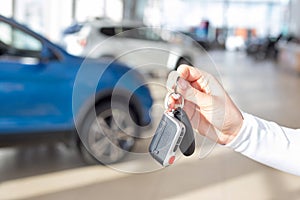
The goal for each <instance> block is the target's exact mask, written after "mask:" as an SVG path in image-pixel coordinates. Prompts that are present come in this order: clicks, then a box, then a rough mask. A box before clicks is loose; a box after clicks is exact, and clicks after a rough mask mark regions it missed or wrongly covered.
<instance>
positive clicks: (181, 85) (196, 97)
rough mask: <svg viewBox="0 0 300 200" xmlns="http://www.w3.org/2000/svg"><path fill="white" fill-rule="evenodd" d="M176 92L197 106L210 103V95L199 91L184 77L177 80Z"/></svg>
mask: <svg viewBox="0 0 300 200" xmlns="http://www.w3.org/2000/svg"><path fill="white" fill-rule="evenodd" d="M177 90H178V92H179V93H180V94H181V95H183V97H184V99H186V100H188V101H191V102H193V103H194V104H196V105H197V106H199V107H202V106H209V105H212V96H211V95H209V94H206V93H204V92H201V91H199V90H197V89H195V88H194V87H192V86H191V85H190V83H189V82H187V81H186V80H184V79H181V78H180V79H179V80H178V88H177Z"/></svg>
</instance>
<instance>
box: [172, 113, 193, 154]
mask: <svg viewBox="0 0 300 200" xmlns="http://www.w3.org/2000/svg"><path fill="white" fill-rule="evenodd" d="M173 113H174V117H176V118H177V119H178V120H179V121H181V122H182V123H183V124H184V125H185V129H186V131H185V134H184V137H183V139H182V142H181V144H180V146H179V148H180V151H181V152H182V153H183V155H185V156H191V155H192V154H193V153H194V151H195V136H194V131H193V127H192V125H191V122H190V120H189V118H188V116H187V114H186V112H185V111H184V110H183V109H182V108H177V109H176V110H175V111H174V112H173Z"/></svg>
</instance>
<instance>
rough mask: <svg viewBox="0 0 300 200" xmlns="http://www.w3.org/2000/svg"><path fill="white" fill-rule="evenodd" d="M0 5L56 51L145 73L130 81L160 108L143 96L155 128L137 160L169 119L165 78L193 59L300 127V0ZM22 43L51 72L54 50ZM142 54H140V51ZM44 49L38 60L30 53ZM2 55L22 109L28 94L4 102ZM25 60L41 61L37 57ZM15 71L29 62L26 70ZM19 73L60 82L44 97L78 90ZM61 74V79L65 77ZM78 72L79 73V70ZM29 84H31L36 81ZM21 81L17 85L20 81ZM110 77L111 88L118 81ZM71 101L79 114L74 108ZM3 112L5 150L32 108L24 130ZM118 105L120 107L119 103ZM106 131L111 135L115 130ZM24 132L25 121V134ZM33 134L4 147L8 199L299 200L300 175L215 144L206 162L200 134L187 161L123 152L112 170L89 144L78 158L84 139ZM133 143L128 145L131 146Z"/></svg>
mask: <svg viewBox="0 0 300 200" xmlns="http://www.w3.org/2000/svg"><path fill="white" fill-rule="evenodd" d="M0 3H1V4H0V5H1V6H0V15H2V16H4V17H6V18H13V19H14V20H15V21H16V22H18V23H20V24H22V25H25V27H27V28H29V29H30V30H32V31H33V32H36V33H38V34H40V35H41V36H43V37H45V38H47V39H48V40H49V43H51V44H52V43H53V44H56V45H57V47H58V48H57V49H58V51H61V52H65V50H66V51H67V52H68V53H70V54H71V55H74V56H83V57H90V58H96V60H97V61H98V60H101V62H105V63H106V62H107V63H110V61H111V59H116V60H117V61H120V63H124V64H126V65H128V66H129V67H132V66H139V68H138V69H134V70H133V71H139V72H141V74H142V77H140V76H139V75H136V76H134V75H133V76H134V79H132V81H133V82H135V81H136V82H138V81H140V80H143V81H144V82H145V83H146V85H147V88H149V90H150V93H151V97H152V99H153V102H150V101H151V100H149V99H150V97H149V99H148V100H149V101H147V99H146V100H143V101H144V102H146V103H145V104H147V103H148V104H149V105H147V106H150V104H152V105H151V106H152V107H151V109H150V110H151V126H150V127H148V129H145V130H144V129H143V133H142V134H144V138H142V139H140V140H139V139H137V141H136V143H135V144H134V146H133V152H135V153H137V154H142V155H145V154H147V151H148V145H149V141H150V140H151V137H152V136H153V134H154V132H155V129H156V127H157V124H158V123H159V120H160V118H161V115H162V112H163V106H162V105H163V101H164V98H165V94H166V92H167V90H166V88H165V86H164V85H165V82H166V73H168V72H169V71H170V70H173V69H176V68H177V67H178V65H179V64H182V63H191V64H193V65H194V66H196V67H198V68H200V69H203V70H207V71H209V72H211V73H213V74H214V75H216V76H217V77H218V78H219V80H220V81H221V82H222V84H223V86H224V87H225V89H226V90H227V91H228V93H229V94H230V96H231V97H232V98H233V100H234V101H235V102H236V103H237V105H238V106H239V108H240V109H241V110H243V111H245V112H248V113H252V114H254V115H257V116H259V117H261V118H264V119H267V120H271V121H275V122H277V123H279V124H280V125H282V126H287V127H291V128H299V127H300V117H299V112H300V106H299V102H300V93H299V88H300V12H299V8H300V0H63V1H61V0H47V1H46V0H0ZM6 18H5V19H6ZM4 21H5V20H4ZM12 23H14V22H12ZM2 24H3V20H2V18H0V41H1V40H2V39H3V38H6V36H7V35H8V34H7V33H8V32H5V31H6V30H7V29H6V26H5V27H4V26H2ZM3 27H4V28H3ZM140 27H144V28H140ZM145 27H146V28H145ZM27 28H25V29H22V30H23V31H24V30H27ZM94 28H95V32H93V29H94ZM136 29H137V30H138V31H135V30H136ZM123 31H125V32H123ZM24 32H26V31H24ZM126 32H127V33H126ZM30 34H31V33H30ZM114 36H116V37H114ZM34 37H35V36H34ZM26 38H27V39H26ZM26 38H25V37H24V38H23V39H24V41H25V40H26V42H24V44H23V43H22V42H20V41H18V42H19V43H17V42H16V44H17V45H16V46H18V45H21V46H22V52H21V53H23V55H22V54H21V55H19V54H18V57H24V58H26V59H27V60H26V62H29V63H32V62H41V63H42V64H43V65H44V64H45V63H43V62H44V61H43V56H45V55H48V54H49V52H47V53H48V54H47V53H46V54H43V53H44V48H41V49H39V48H40V47H39V45H33V46H31V45H32V43H30V41H32V40H29V39H31V38H28V37H26ZM37 38H38V37H37ZM120 38H121V39H120ZM14 40H16V39H15V37H12V39H8V41H10V42H11V44H12V45H13V44H14ZM28 41H29V42H28ZM2 42H3V41H1V43H2ZM47 42H48V41H47ZM1 43H0V44H1ZM43 44H44V43H43ZM99 44H101V45H100V46H99ZM1 45H2V44H1ZM49 46H51V45H49ZM143 47H151V48H154V49H155V48H162V49H163V50H164V51H159V50H157V51H151V48H150V50H149V51H145V52H144V51H143V50H141V48H143ZM0 48H2V47H1V46H0ZM26 48H28V49H29V51H27V53H28V52H29V54H28V55H27V54H26V52H25V53H24V52H23V50H28V49H26ZM51 48H52V46H51ZM51 48H50V49H51ZM55 48H56V47H55ZM60 48H61V50H60ZM137 49H139V51H137V52H135V53H132V52H134V51H135V50H137ZM0 50H1V49H0ZM36 50H38V51H37V52H38V53H39V55H38V56H36V57H35V55H34V54H30V53H32V52H33V53H35V51H36ZM152 50H153V49H152ZM165 50H167V53H166V51H165ZM168 51H169V52H168ZM128 52H130V53H128ZM170 52H171V53H170ZM127 53H128V54H127ZM25 54H26V56H25ZM55 55H56V54H55ZM62 55H63V56H66V58H67V59H65V60H66V61H67V62H69V63H67V65H68V66H72V65H73V62H79V61H78V59H77V60H76V61H75V60H72V59H75V57H68V56H69V54H64V53H62ZM5 56H7V54H6V53H2V51H0V84H2V86H1V85H0V103H3V102H4V103H7V102H11V105H12V104H13V103H16V105H17V104H18V103H20V102H22V100H24V98H23V96H20V95H19V96H14V95H15V94H14V95H11V96H9V98H11V97H13V98H15V99H14V100H15V101H13V100H10V99H9V98H8V96H1V95H10V94H12V93H9V92H11V91H10V90H14V89H16V88H13V89H12V86H11V85H8V84H7V79H8V78H10V77H13V75H11V74H9V73H8V72H7V71H4V72H3V71H1V67H3V68H5V67H7V66H5V64H6V60H5V59H6V58H7V57H5ZM39 56H41V57H39ZM58 57H59V56H58ZM28 58H30V59H32V58H34V59H35V58H38V61H36V60H28ZM59 58H60V57H59ZM76 58H77V57H76ZM51 59H52V57H51ZM51 59H50V60H51ZM102 60H104V61H102ZM158 60H159V61H158ZM156 61H157V62H156ZM24 62H25V61H24ZM47 62H49V61H47ZM80 62H83V60H81V61H80ZM99 62H100V61H99ZM153 63H154V64H153ZM18 64H22V67H24V66H23V64H24V63H18ZM27 64H28V63H26V65H27ZM80 64H81V63H80ZM155 64H156V65H157V66H155ZM74 65H75V64H74ZM162 65H164V66H165V67H161V66H162ZM141 66H142V67H141ZM22 67H21V68H20V69H21V70H20V72H21V73H24V74H27V73H29V71H30V70H32V72H33V73H39V76H40V79H38V80H37V81H39V83H41V85H43V84H44V83H42V82H44V80H47V81H48V82H47V84H48V85H49V83H51V84H54V87H53V88H52V90H51V91H50V90H49V94H48V96H47V95H46V96H45V95H44V96H43V98H47V97H49V96H51V95H52V93H51V92H53V91H54V92H55V91H57V92H61V96H63V97H62V99H63V98H64V95H71V94H72V93H71V92H70V93H69V92H66V93H67V94H64V91H65V89H66V88H65V86H64V85H61V84H62V82H58V81H59V80H60V79H55V81H56V82H55V81H54V82H50V81H52V80H51V79H50V78H49V79H47V78H46V79H45V77H44V76H43V74H42V73H43V72H42V70H43V69H41V71H39V70H38V69H36V68H34V69H29V70H28V71H26V70H23V71H22ZM50 67H51V66H50ZM25 68H26V67H25ZM45 69H46V68H45ZM121 69H123V68H121ZM139 69H140V70H139ZM5 70H6V68H5ZM45 71H46V70H45ZM120 71H122V70H120ZM162 71H163V72H164V73H161V72H162ZM1 73H3V75H1ZM49 73H54V72H52V71H49ZM56 73H60V74H61V75H65V74H63V73H64V72H63V71H56ZM72 73H73V75H74V76H73V77H72V78H75V75H76V74H75V72H74V71H73V72H72ZM113 73H117V72H116V71H113ZM120 73H123V71H122V72H120ZM7 74H8V75H7ZM6 75H7V77H8V78H7V77H5V76H6ZM52 75H53V74H51V76H52ZM24 76H25V75H24ZM32 77H33V76H31V78H29V79H34V78H32ZM66 77H67V76H66ZM17 78H19V79H20V80H21V79H22V74H21V75H20V74H19V75H18V76H17ZM110 78H111V80H112V81H113V80H114V79H115V76H112V77H110ZM110 78H108V79H110ZM135 78H136V79H135ZM1 79H2V80H1ZM25 79H26V78H24V80H25ZM22 80H23V79H22ZM57 80H58V81H57ZM72 81H74V80H73V79H72ZM115 81H118V80H115ZM72 83H73V82H72ZM5 84H6V85H5ZM127 84H128V83H127ZM45 85H46V84H45ZM128 85H130V84H128ZM25 86H26V85H25ZM72 86H73V84H72ZM6 87H9V88H6ZM128 87H129V86H128ZM25 88H26V87H25ZM32 88H35V87H32ZM48 89H49V87H48ZM145 90H146V89H145ZM3 91H4V92H3ZM45 91H46V89H45V90H44V92H45ZM297 91H298V92H297ZM23 92H24V91H23ZM25 92H26V91H25ZM30 92H32V90H30ZM39 92H41V93H43V91H42V90H39ZM31 94H32V93H30V94H28V95H29V99H28V102H29V104H30V102H31V100H32V99H37V100H34V101H32V104H34V102H37V103H39V102H38V100H39V99H41V100H43V101H44V99H43V98H42V97H41V98H36V96H30V95H31ZM53 94H54V93H53ZM143 94H144V95H145V93H143ZM143 94H142V95H141V96H143ZM36 95H38V93H36ZM147 95H148V93H147V92H146V95H145V96H147ZM149 95H150V94H149ZM79 96H80V95H79ZM83 96H84V94H83ZM145 96H144V97H145ZM1 99H2V100H1ZM7 99H9V100H7ZM141 99H142V97H141ZM57 101H60V98H58V100H57ZM121 101H122V100H121ZM24 102H25V100H24ZM28 102H25V104H26V105H25V106H26V109H30V106H32V105H28ZM124 102H125V99H124ZM69 104H70V105H68V106H69V107H70V110H71V111H72V107H71V102H70V103H69ZM7 105H9V104H7ZM7 105H2V106H0V108H1V109H2V110H0V112H1V114H0V126H2V128H1V127H0V136H1V134H3V136H1V137H0V143H1V144H2V142H1V140H3V141H4V140H5V139H6V138H5V137H6V135H5V134H7V132H5V131H6V130H9V131H8V133H9V134H11V133H14V131H10V129H8V128H6V127H12V128H14V127H13V126H18V131H19V132H20V130H22V126H23V124H22V119H24V121H26V119H25V118H26V117H28V116H29V114H28V113H31V111H30V110H29V111H28V110H27V111H26V112H28V113H25V114H22V115H21V118H19V119H18V120H19V121H17V122H16V123H19V124H18V125H16V124H14V123H10V124H9V125H7V124H5V122H6V121H5V120H7V119H8V118H9V117H11V116H13V115H14V113H13V112H10V111H8V109H10V107H9V106H7ZM20 105H21V103H20ZM38 106H39V107H38V108H39V112H40V113H46V112H47V111H48V110H47V109H48V107H47V108H46V106H44V107H43V104H39V105H38ZM63 106H66V105H65V104H63ZM120 106H121V107H120V110H122V104H120ZM147 106H146V105H145V107H147ZM66 107H67V106H66ZM98 107H99V105H98ZM100 107H101V106H100ZM13 109H14V108H13ZM20 109H22V108H20ZM26 109H25V110H26ZM99 109H100V108H99ZM145 109H146V108H145ZM147 109H149V108H148V107H147ZM70 110H68V109H66V112H69V111H70ZM100 110H101V109H100ZM71 111H70V112H71ZM16 112H17V108H16ZM99 112H100V111H99ZM111 112H112V113H113V110H112V109H111ZM12 113H13V114H12ZM103 113H104V112H103ZM99 116H100V115H99ZM137 116H139V115H137ZM14 117H15V116H14ZM22 117H23V118H22ZM125 117H126V116H125ZM140 118H142V117H140ZM20 119H21V121H20ZM40 119H41V118H40ZM45 119H48V118H45ZM103 119H105V118H103ZM145 120H146V119H145ZM137 121H142V120H141V119H137ZM146 121H147V120H146ZM8 122H9V121H8ZM26 122H27V121H26ZM29 122H30V123H31V121H29ZM48 122H49V124H50V125H49V124H47V123H45V125H41V126H42V127H43V126H44V127H46V126H47V127H48V125H49V127H51V125H54V126H56V125H57V122H55V123H53V124H51V123H52V122H51V121H48ZM72 123H73V122H72ZM20 124H21V125H20ZM6 125H7V126H6ZM26 125H28V124H26ZM89 125H90V126H92V125H91V124H89ZM107 125H108V128H109V129H111V130H112V132H114V131H115V130H114V127H113V126H112V125H111V124H107ZM110 125H111V126H110ZM31 126H32V127H34V126H35V127H36V128H37V126H36V124H29V125H28V126H26V127H31ZM26 127H25V125H24V130H25V129H26ZM129 128H130V127H129ZM131 128H132V127H131ZM33 129H34V128H33ZM52 129H53V126H52ZM52 129H51V130H52ZM54 129H55V127H54ZM11 130H14V129H11ZM41 130H43V129H41ZM49 130H50V129H49ZM21 132H22V131H21ZM24 132H27V130H26V131H24ZM42 132H45V131H42ZM4 133H5V134H4ZM41 134H42V133H41ZM26 137H27V136H26V134H23V135H22V137H21V142H20V141H18V144H21V145H3V147H2V148H0V200H2V199H3V200H4V199H45V200H46V199H47V200H48V199H72V200H74V199H151V200H152V199H263V200H265V199H268V200H269V199H290V200H297V199H300V177H297V176H293V175H290V174H286V173H283V172H280V171H277V170H275V169H272V168H270V167H267V166H264V165H262V164H259V163H257V162H255V161H253V160H251V159H249V158H246V157H244V156H242V155H240V154H238V153H236V152H234V151H233V150H230V149H227V148H224V147H222V146H220V145H216V146H214V148H213V150H212V151H211V152H210V153H209V155H208V156H206V157H205V158H203V159H199V158H198V157H199V153H201V152H202V151H203V152H209V151H210V148H211V147H212V146H213V144H210V143H205V142H204V143H203V140H204V139H203V138H202V137H201V136H197V137H198V138H197V151H196V153H195V154H194V155H193V156H192V157H191V158H185V157H181V158H180V159H179V160H178V161H176V162H175V163H174V165H173V166H170V167H168V168H166V169H161V168H160V166H159V165H158V164H157V163H155V161H153V160H152V158H150V157H149V155H146V156H141V157H138V156H136V155H135V154H132V155H125V158H123V157H122V159H120V160H119V159H118V158H119V157H118V158H115V160H113V157H111V159H112V160H109V161H107V162H108V163H109V164H107V165H101V164H95V163H94V162H90V160H89V159H91V157H89V153H88V152H87V151H86V150H85V151H83V150H82V148H84V147H82V146H80V145H79V146H80V147H79V151H80V152H79V151H78V149H76V148H77V147H76V148H73V147H74V146H76V145H78V144H75V145H74V144H69V143H66V144H65V143H61V142H59V143H48V142H45V141H47V140H48V139H47V137H46V136H45V137H44V139H43V140H44V141H43V142H39V143H31V142H30V141H28V140H31V138H30V139H28V138H26ZM132 138H133V137H132ZM130 139H131V138H130V137H129V139H128V138H127V140H126V141H125V142H127V143H128V145H129V144H130V141H131V140H130ZM22 141H24V143H22ZM25 141H26V142H25ZM119 142H120V141H119ZM127 143H126V144H127ZM201 144H204V145H202V146H201ZM0 146H1V145H0ZM299 153H300V152H299ZM80 154H83V155H81V156H80ZM87 154H88V155H87ZM116 154H117V153H116ZM82 157H83V159H82ZM87 160H88V161H87ZM115 161H117V162H115ZM110 162H112V163H113V164H110ZM91 163H92V164H91Z"/></svg>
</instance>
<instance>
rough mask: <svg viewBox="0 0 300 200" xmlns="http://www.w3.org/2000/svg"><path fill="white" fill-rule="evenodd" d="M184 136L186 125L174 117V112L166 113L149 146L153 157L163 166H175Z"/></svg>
mask: <svg viewBox="0 0 300 200" xmlns="http://www.w3.org/2000/svg"><path fill="white" fill-rule="evenodd" d="M184 135H185V126H184V124H183V123H182V122H181V121H180V120H178V119H177V118H175V117H174V115H173V112H165V113H164V114H163V116H162V118H161V120H160V123H159V126H158V128H157V130H156V132H155V135H154V137H153V138H152V141H151V143H150V146H149V152H150V154H151V156H152V157H153V158H154V159H155V160H156V161H158V162H159V163H160V164H161V165H162V166H165V167H166V166H169V165H171V164H173V162H174V161H175V158H176V157H175V156H176V152H177V149H178V147H179V146H180V144H181V141H182V139H183V137H184Z"/></svg>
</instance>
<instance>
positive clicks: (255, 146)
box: [225, 113, 300, 176]
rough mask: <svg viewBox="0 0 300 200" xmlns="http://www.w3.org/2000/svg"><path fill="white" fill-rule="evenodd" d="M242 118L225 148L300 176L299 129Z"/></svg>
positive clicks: (252, 117)
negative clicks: (240, 123)
mask: <svg viewBox="0 0 300 200" xmlns="http://www.w3.org/2000/svg"><path fill="white" fill-rule="evenodd" d="M243 116H244V122H243V125H242V128H241V130H240V132H239V134H238V135H237V136H236V137H235V138H234V139H233V140H232V141H231V142H230V143H228V144H227V145H225V146H227V147H231V148H232V149H234V150H235V151H237V152H240V153H242V154H243V155H245V156H247V157H249V158H251V159H253V160H256V161H258V162H260V163H263V164H265V165H268V166H270V167H273V168H276V169H279V170H281V171H285V172H288V173H291V174H295V175H298V176H300V129H297V130H295V129H289V128H285V127H281V126H279V125H278V124H276V123H274V122H269V121H265V120H263V119H260V118H258V117H255V116H253V115H250V114H247V113H243Z"/></svg>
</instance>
